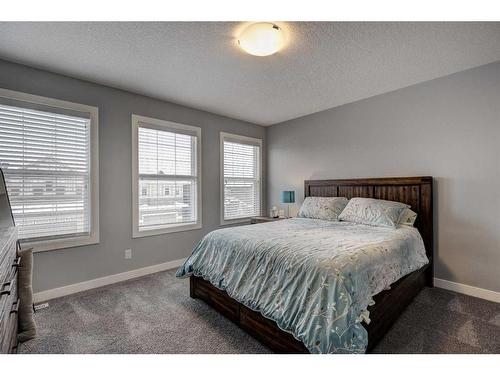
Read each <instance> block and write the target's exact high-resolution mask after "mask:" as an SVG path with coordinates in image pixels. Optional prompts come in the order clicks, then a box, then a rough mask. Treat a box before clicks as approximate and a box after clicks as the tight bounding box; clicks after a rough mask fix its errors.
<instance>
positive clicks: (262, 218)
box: [250, 216, 285, 224]
mask: <svg viewBox="0 0 500 375" xmlns="http://www.w3.org/2000/svg"><path fill="white" fill-rule="evenodd" d="M283 219H285V218H284V217H269V216H255V217H252V218H250V224H260V223H270V222H271V221H278V220H283Z"/></svg>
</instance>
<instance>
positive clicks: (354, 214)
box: [339, 198, 410, 228]
mask: <svg viewBox="0 0 500 375" xmlns="http://www.w3.org/2000/svg"><path fill="white" fill-rule="evenodd" d="M409 207H410V206H408V205H406V204H404V203H400V202H393V201H385V200H382V199H372V198H352V199H351V200H350V201H349V203H347V206H346V207H345V208H344V210H343V211H342V213H341V214H340V215H339V220H341V221H350V222H353V223H359V224H367V225H375V226H379V227H390V228H396V226H397V225H398V224H399V218H400V216H401V213H402V212H403V211H404V210H405V209H406V208H409Z"/></svg>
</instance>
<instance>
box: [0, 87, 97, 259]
mask: <svg viewBox="0 0 500 375" xmlns="http://www.w3.org/2000/svg"><path fill="white" fill-rule="evenodd" d="M0 97H1V98H5V99H11V100H16V101H19V102H26V103H31V104H37V105H42V106H48V107H54V108H57V109H66V110H72V111H78V112H84V113H88V115H89V119H90V134H89V135H90V154H89V156H90V163H89V164H90V192H89V195H90V202H89V203H90V204H89V206H90V234H89V235H84V236H67V237H64V238H53V239H46V240H35V241H30V240H21V243H22V245H23V247H24V246H25V247H32V248H33V252H43V251H49V250H58V249H66V248H70V247H77V246H84V245H95V244H98V243H99V108H98V107H94V106H89V105H85V104H79V103H74V102H69V101H65V100H59V99H54V98H48V97H44V96H39V95H33V94H27V93H23V92H19V91H13V90H7V89H3V88H0Z"/></svg>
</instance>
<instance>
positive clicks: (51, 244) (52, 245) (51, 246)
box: [21, 234, 99, 253]
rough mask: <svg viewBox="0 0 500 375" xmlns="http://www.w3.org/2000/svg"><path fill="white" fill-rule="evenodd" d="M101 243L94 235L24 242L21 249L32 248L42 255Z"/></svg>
mask: <svg viewBox="0 0 500 375" xmlns="http://www.w3.org/2000/svg"><path fill="white" fill-rule="evenodd" d="M98 243H99V235H98V234H94V235H91V236H82V237H72V238H60V239H55V240H45V241H22V240H21V247H25V248H28V247H32V248H33V252H34V253H41V252H44V251H52V250H61V249H67V248H71V247H78V246H85V245H95V244H98Z"/></svg>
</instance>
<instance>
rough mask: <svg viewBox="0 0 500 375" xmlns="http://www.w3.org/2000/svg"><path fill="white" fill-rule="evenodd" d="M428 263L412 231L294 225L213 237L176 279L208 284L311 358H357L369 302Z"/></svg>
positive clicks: (364, 334)
mask: <svg viewBox="0 0 500 375" xmlns="http://www.w3.org/2000/svg"><path fill="white" fill-rule="evenodd" d="M427 262H428V260H427V257H426V255H425V249H424V244H423V241H422V238H421V236H420V234H419V233H418V230H417V229H416V228H413V227H408V226H402V227H400V228H396V229H393V228H383V227H375V226H368V225H362V224H354V223H348V222H332V221H326V220H318V219H306V218H294V219H288V220H280V221H275V222H271V223H263V224H254V225H246V226H239V227H231V228H224V229H219V230H215V231H213V232H211V233H209V234H207V235H206V236H205V237H204V238H203V239H202V240H201V241H200V243H199V244H198V245H197V246H196V248H195V249H194V251H193V253H192V255H191V256H190V257H189V258H188V259H187V260H186V262H185V263H184V264H183V265H182V266H181V267H180V268H179V270H178V271H177V276H178V277H187V276H190V275H191V274H194V275H196V276H201V277H203V278H204V279H206V280H208V281H210V282H211V283H212V284H213V285H215V286H216V287H218V288H220V289H223V290H225V291H226V292H227V293H228V294H229V296H231V297H232V298H234V299H235V300H237V301H239V302H241V303H242V304H244V305H245V306H247V307H249V308H251V309H253V310H256V311H259V312H260V313H261V314H262V315H264V316H265V317H267V318H269V319H272V320H274V321H275V322H276V323H277V324H278V326H279V327H280V328H281V329H282V330H284V331H287V332H290V333H292V334H293V335H294V336H295V338H297V339H298V340H300V341H302V342H303V343H304V344H305V346H306V347H307V348H308V349H309V351H310V352H311V353H363V352H365V350H366V347H367V343H368V334H367V332H366V330H365V328H364V327H363V326H362V325H361V322H362V321H363V320H365V321H366V322H369V316H368V311H367V307H368V306H369V305H370V304H373V299H372V296H374V295H375V294H377V293H379V292H381V291H382V290H384V289H388V287H389V285H390V284H392V283H393V282H394V281H396V280H398V279H400V278H401V277H403V276H404V275H406V274H408V273H411V272H413V271H415V270H417V269H419V268H420V267H422V266H423V265H425V264H426V263H427Z"/></svg>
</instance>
